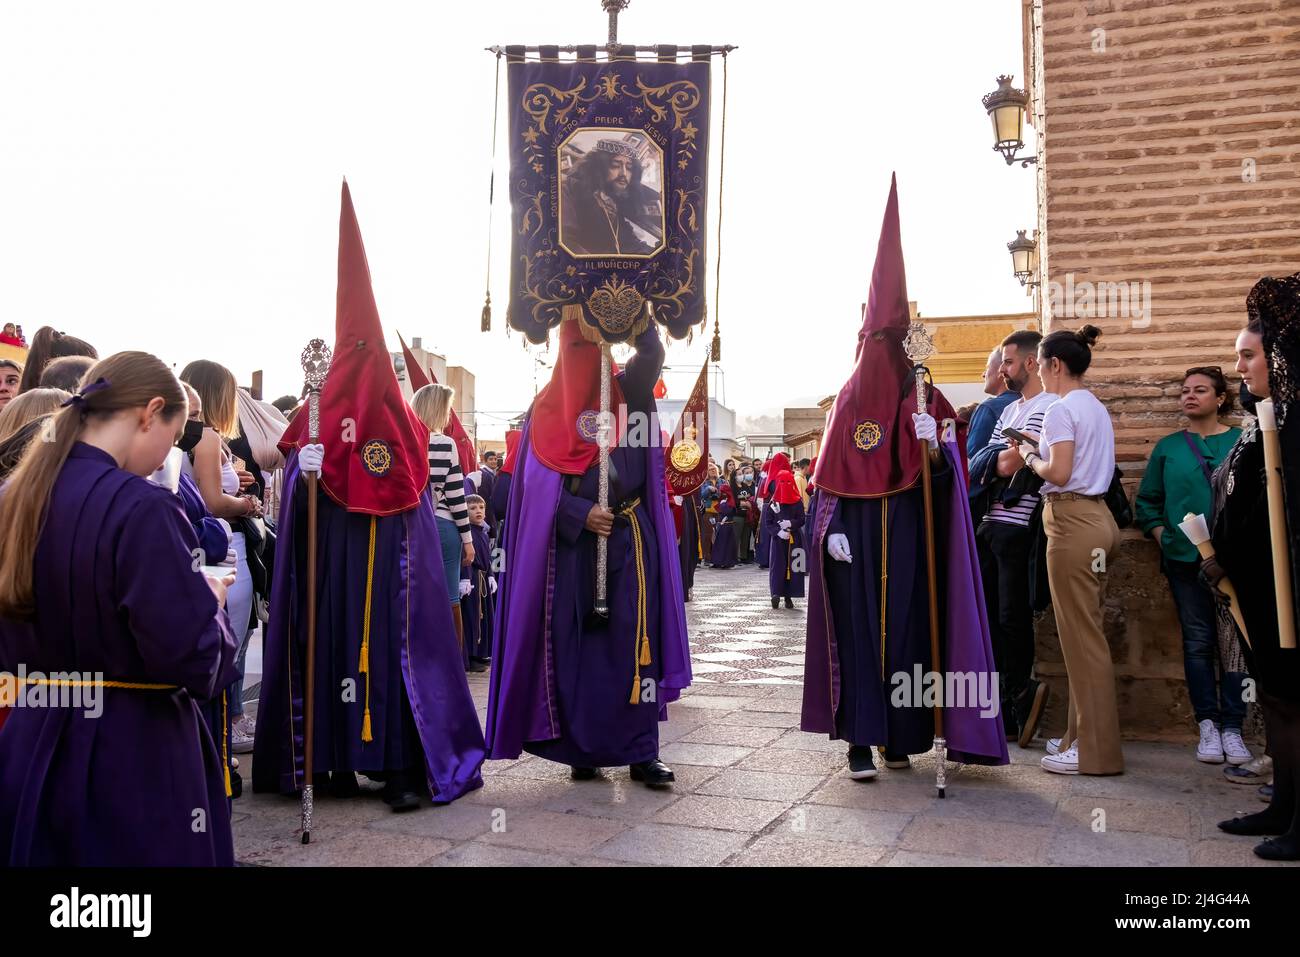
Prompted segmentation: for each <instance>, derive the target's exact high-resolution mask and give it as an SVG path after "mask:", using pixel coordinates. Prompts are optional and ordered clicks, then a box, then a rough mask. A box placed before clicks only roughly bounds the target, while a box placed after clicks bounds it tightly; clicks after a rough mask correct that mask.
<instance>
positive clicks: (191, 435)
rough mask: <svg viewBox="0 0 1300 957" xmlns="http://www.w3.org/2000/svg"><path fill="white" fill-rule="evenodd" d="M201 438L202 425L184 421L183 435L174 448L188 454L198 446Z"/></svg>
mask: <svg viewBox="0 0 1300 957" xmlns="http://www.w3.org/2000/svg"><path fill="white" fill-rule="evenodd" d="M201 438H203V423H202V422H196V421H194V420H193V419H187V420H186V421H185V433H184V434H183V435H182V436H181V438H180V441H179V442H177V443H176V447H177V448H178V449H180V450H181V451H182V452H185V453H187V454H188V453H190V452H193V451H194V447H195V446H196V445H198V444H199V439H201Z"/></svg>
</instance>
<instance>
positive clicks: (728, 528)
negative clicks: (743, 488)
mask: <svg viewBox="0 0 1300 957" xmlns="http://www.w3.org/2000/svg"><path fill="white" fill-rule="evenodd" d="M735 516H736V497H735V495H733V494H732V491H731V486H730V485H729V484H728V483H726V482H720V483H718V507H717V511H716V512H714V513H713V514H712V515H710V516H709V524H710V525H712V526H713V551H712V552H711V553H710V555H709V561H710V562H711V563H712V564H713V567H714V568H735V567H736V563H737V561H739V554H740V546H739V543H738V542H737V541H736V522H734V521H733V519H734V518H735Z"/></svg>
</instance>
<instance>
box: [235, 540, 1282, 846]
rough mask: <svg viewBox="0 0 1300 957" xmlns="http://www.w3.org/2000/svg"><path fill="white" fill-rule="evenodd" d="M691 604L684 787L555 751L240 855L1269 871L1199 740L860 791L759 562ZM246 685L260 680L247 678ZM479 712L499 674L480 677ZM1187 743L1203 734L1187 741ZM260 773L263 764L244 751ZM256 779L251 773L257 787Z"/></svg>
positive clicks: (272, 822) (240, 828)
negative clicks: (587, 774)
mask: <svg viewBox="0 0 1300 957" xmlns="http://www.w3.org/2000/svg"><path fill="white" fill-rule="evenodd" d="M695 599H696V600H695V601H693V602H691V603H690V604H688V605H687V610H688V616H689V619H690V623H691V636H692V654H693V657H694V659H695V661H694V664H695V667H696V669H697V671H696V675H697V678H696V683H695V685H694V686H693V687H692V688H691V689H689V690H688V691H687V692H686V693H685V694H684V695H683V696H682V700H681V701H680V702H679V703H677V704H676V705H673V706H672V707H671V708H670V719H669V721H667V722H666V723H665V724H663V725H661V729H660V730H661V742H662V749H661V754H662V757H663V758H664V760H665V761H666V762H668V764H670V765H671V766H672V767H673V769H674V771H675V772H676V775H677V783H676V784H675V785H674V787H673V788H672V789H671V790H669V791H651V790H649V789H647V788H645V787H643V786H641V785H638V784H633V783H632V782H630V781H629V779H628V774H627V770H626V769H625V768H611V769H607V770H606V771H605V772H604V773H603V777H602V778H600V779H598V780H596V781H590V782H582V783H574V782H572V781H570V780H569V777H568V769H567V768H565V767H561V766H558V765H555V764H551V763H549V762H547V761H543V760H541V759H540V758H535V757H531V756H525V757H523V758H521V759H519V760H517V761H494V762H489V763H488V764H487V765H486V766H485V767H484V779H485V785H484V787H483V788H482V789H480V790H478V791H475V792H474V793H472V794H469V795H467V796H466V797H464V798H462V799H461V800H459V801H457V802H455V803H454V804H452V805H450V806H447V807H428V808H425V809H422V810H419V811H416V812H414V813H410V814H404V815H395V814H392V813H391V812H389V811H388V809H387V808H386V807H385V806H384V805H383V804H382V802H380V801H378V800H377V799H374V798H357V799H352V800H346V801H338V800H330V799H328V798H318V799H317V805H316V831H315V836H314V839H313V842H312V843H311V844H310V845H308V846H306V847H304V846H303V845H302V844H301V843H300V842H299V841H298V837H297V834H296V832H295V828H296V827H297V824H298V804H297V801H295V800H291V799H288V798H278V797H274V796H267V795H253V794H251V793H246V794H245V796H244V797H242V798H241V799H240V800H239V801H237V802H236V803H235V809H234V830H235V849H236V855H237V857H238V859H239V860H240V861H241V862H243V863H246V864H257V865H275V866H283V865H331V864H348V865H375V866H382V865H389V866H391V865H410V864H421V865H433V866H459V865H475V866H554V865H579V866H629V865H630V866H637V865H655V866H662V865H681V866H690V865H696V866H715V865H726V866H807V865H822V866H852V865H859V866H860V865H878V866H890V867H915V866H933V865H952V866H1014V865H1023V864H1048V865H1071V866H1078V865H1124V866H1166V865H1189V864H1190V865H1205V866H1216V865H1261V866H1284V867H1285V866H1290V865H1268V864H1266V862H1263V861H1260V860H1259V859H1258V858H1256V857H1255V856H1254V855H1253V854H1252V853H1251V847H1252V844H1253V842H1252V840H1251V839H1246V838H1230V837H1228V836H1227V835H1224V834H1222V833H1221V832H1220V831H1218V829H1217V828H1216V827H1215V823H1216V822H1217V821H1219V820H1221V819H1223V818H1225V817H1230V816H1232V815H1234V814H1239V813H1244V812H1252V811H1255V810H1257V809H1258V808H1259V807H1261V805H1260V804H1259V803H1258V801H1257V800H1256V798H1255V793H1254V789H1253V788H1246V787H1237V786H1233V785H1230V784H1227V783H1225V782H1224V780H1223V777H1222V773H1221V771H1220V769H1219V768H1218V767H1215V766H1209V765H1204V764H1198V763H1197V762H1196V761H1195V759H1194V757H1193V751H1194V747H1195V746H1194V744H1191V743H1184V744H1159V743H1148V742H1136V741H1130V742H1125V746H1124V751H1125V758H1126V760H1127V762H1128V770H1127V771H1126V773H1125V774H1123V775H1121V776H1119V777H1113V778H1087V777H1074V778H1068V777H1058V776H1055V775H1050V774H1047V773H1045V772H1043V771H1042V770H1041V769H1039V768H1038V767H1037V763H1038V759H1039V758H1040V757H1041V756H1042V751H1041V749H1040V748H1037V747H1035V748H1032V749H1028V750H1023V751H1022V750H1021V749H1019V748H1017V747H1016V746H1015V745H1014V744H1013V745H1012V746H1011V752H1012V762H1013V763H1012V764H1011V766H1009V767H1005V768H978V767H957V766H952V765H950V768H949V789H948V797H947V799H946V800H943V801H939V800H936V798H935V797H934V790H933V786H932V785H933V780H934V765H933V758H932V757H931V756H929V755H922V756H919V757H917V758H915V759H914V766H913V768H912V769H911V770H907V771H882V772H881V775H880V777H879V778H877V779H876V780H874V781H869V782H857V781H852V780H850V779H848V778H847V777H846V776H845V774H844V768H845V764H846V755H845V748H844V746H843V745H842V744H841V743H840V742H834V741H828V740H827V739H826V738H825V737H822V736H819V735H812V734H805V733H804V732H802V731H799V730H798V724H799V706H800V695H801V693H802V686H801V682H800V674H801V671H802V668H801V665H802V655H803V630H804V609H803V602H802V601H798V600H797V601H796V606H798V607H796V608H795V609H794V610H793V611H790V610H786V609H784V608H782V609H779V610H777V611H773V610H772V608H771V605H770V604H769V601H768V596H767V577H766V574H765V573H764V572H763V571H762V570H760V569H757V568H756V567H754V566H740V567H737V568H735V569H729V570H726V571H714V570H711V569H701V570H700V571H699V572H698V574H697V578H696V587H695ZM250 683H251V682H250ZM471 687H472V689H473V692H474V696H475V700H476V701H477V702H478V705H479V709H480V710H479V713H480V716H482V715H483V714H484V709H485V707H486V703H487V682H486V678H485V676H482V675H472V676H471ZM1189 740H1190V739H1189ZM245 761H246V764H251V756H245ZM248 779H249V775H248V773H247V770H246V771H245V780H248Z"/></svg>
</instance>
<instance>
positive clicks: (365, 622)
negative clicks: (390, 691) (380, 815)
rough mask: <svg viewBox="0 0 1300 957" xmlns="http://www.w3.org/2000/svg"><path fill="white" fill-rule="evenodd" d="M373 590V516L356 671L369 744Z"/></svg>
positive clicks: (364, 733)
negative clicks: (362, 687)
mask: <svg viewBox="0 0 1300 957" xmlns="http://www.w3.org/2000/svg"><path fill="white" fill-rule="evenodd" d="M374 589H375V516H374V515H371V516H370V548H369V551H368V552H367V554H366V610H365V617H364V618H363V619H362V620H361V662H360V664H358V665H357V671H358V673H360V674H363V675H365V676H366V710H365V713H364V714H363V715H362V716H361V740H362V741H364V742H366V743H369V742H371V741H373V740H374V739H375V738H374V735H373V734H371V732H370V603H371V598H372V597H373V596H374Z"/></svg>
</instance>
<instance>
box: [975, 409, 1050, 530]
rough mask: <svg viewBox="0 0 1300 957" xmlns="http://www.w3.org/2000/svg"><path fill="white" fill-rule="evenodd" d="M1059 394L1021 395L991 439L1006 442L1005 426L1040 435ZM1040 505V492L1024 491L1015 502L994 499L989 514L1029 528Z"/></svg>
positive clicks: (1005, 411) (992, 519)
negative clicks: (1027, 396)
mask: <svg viewBox="0 0 1300 957" xmlns="http://www.w3.org/2000/svg"><path fill="white" fill-rule="evenodd" d="M1056 398H1057V397H1056V395H1055V394H1053V393H1051V392H1040V393H1038V395H1036V396H1034V397H1033V398H1032V399H1019V400H1017V401H1015V402H1012V403H1011V404H1010V405H1009V406H1007V407H1006V408H1005V409H1003V410H1002V415H1000V416H999V417H998V424H997V425H995V426H994V427H993V438H992V439H991V440H990V442H991V443H1001V444H1003V445H1005V444H1006V442H1007V439H1006V436H1005V435H1003V434H1002V430H1003V429H1015V430H1016V431H1017V432H1024V433H1026V434H1027V435H1032V436H1035V437H1037V436H1040V435H1041V434H1042V432H1043V416H1044V415H1046V414H1047V407H1048V406H1049V405H1051V404H1052V403H1053V402H1055V401H1056ZM1037 507H1038V495H1037V494H1034V493H1030V494H1028V495H1022V496H1020V498H1018V499H1016V500H1015V501H1014V502H1010V503H1008V504H1005V505H1004V504H1003V503H1002V502H1000V501H997V500H994V502H993V504H992V505H990V506H989V510H988V513H987V514H986V515H985V518H986V519H987V520H988V521H990V522H1001V523H1002V524H1004V525H1019V526H1021V527H1023V528H1028V527H1029V521H1030V519H1031V518H1032V517H1033V515H1034V509H1036V508H1037Z"/></svg>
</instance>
